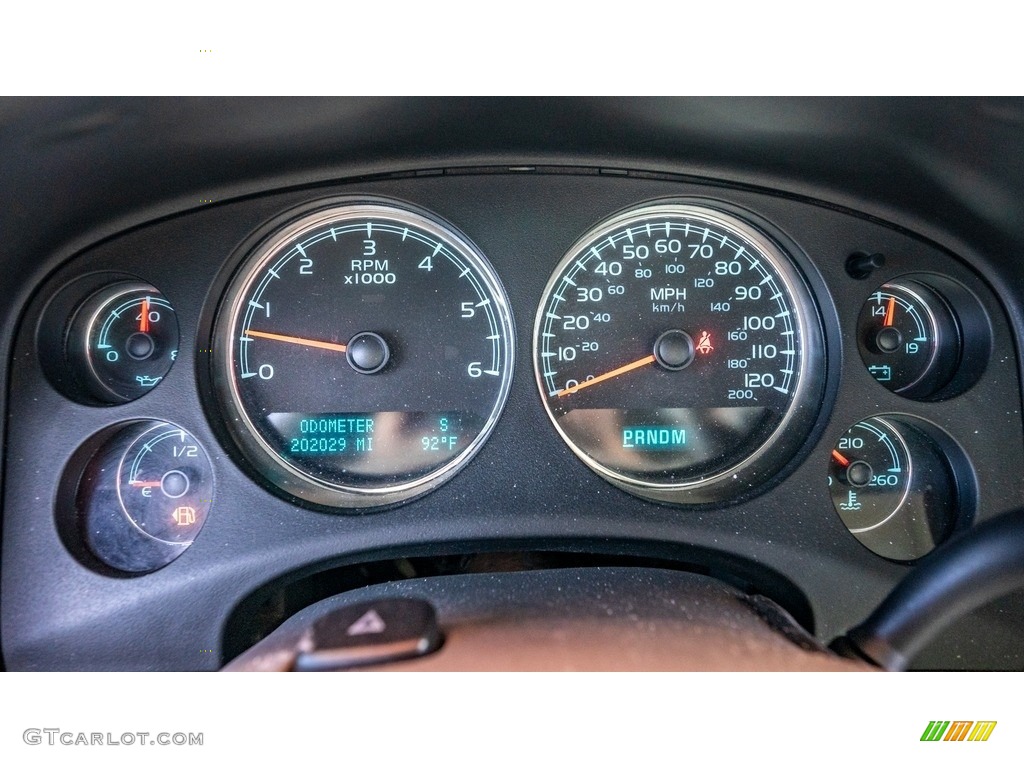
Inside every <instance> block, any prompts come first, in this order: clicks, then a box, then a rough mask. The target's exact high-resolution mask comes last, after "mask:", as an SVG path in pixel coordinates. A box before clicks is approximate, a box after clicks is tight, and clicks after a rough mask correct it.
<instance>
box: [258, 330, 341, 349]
mask: <svg viewBox="0 0 1024 768" xmlns="http://www.w3.org/2000/svg"><path fill="white" fill-rule="evenodd" d="M244 333H245V335H246V336H254V337H256V338H259V339H271V340H272V341H283V342H285V343H287V344H299V345H300V346H303V347H316V348H317V349H329V350H331V351H332V352H344V351H346V350H347V349H348V347H346V346H345V345H344V344H335V343H334V342H330V341H318V340H316V339H303V338H300V337H299V336H285V335H283V334H280V333H267V332H266V331H252V330H246V331H245V332H244Z"/></svg>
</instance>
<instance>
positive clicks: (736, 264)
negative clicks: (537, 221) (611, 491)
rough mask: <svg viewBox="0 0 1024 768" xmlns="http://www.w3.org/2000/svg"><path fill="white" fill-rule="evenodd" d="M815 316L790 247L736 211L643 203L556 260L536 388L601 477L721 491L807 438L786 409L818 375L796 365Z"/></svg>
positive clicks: (688, 498) (685, 493) (655, 490)
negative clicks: (788, 252)
mask: <svg viewBox="0 0 1024 768" xmlns="http://www.w3.org/2000/svg"><path fill="white" fill-rule="evenodd" d="M814 312H815V311H814V308H813V302H812V300H811V299H810V295H809V293H808V291H807V288H806V287H805V284H804V282H803V280H802V278H801V276H800V274H799V273H798V272H797V270H796V268H795V266H794V265H793V263H792V262H791V260H790V258H789V257H788V256H787V255H786V253H785V252H784V251H783V250H782V249H781V248H780V247H779V246H778V245H777V244H776V243H775V241H774V240H772V239H770V238H769V237H768V236H766V235H765V234H763V233H762V232H761V231H759V230H758V229H756V228H755V227H754V226H752V225H750V224H748V223H747V222H746V221H744V220H743V219H740V218H739V217H737V216H734V215H732V214H730V213H726V212H723V211H719V210H715V209H712V208H708V207H704V206H700V205H692V204H684V203H671V204H659V205H651V206H647V207H643V208H640V209H637V210H633V211H629V212H626V213H624V214H621V215H619V216H616V217H614V218H612V219H611V220H609V221H607V222H605V223H603V224H600V225H598V226H597V227H595V228H594V229H593V230H592V231H591V232H589V233H587V234H586V235H585V236H584V237H583V238H581V239H580V240H579V241H578V242H577V244H576V245H575V246H574V247H573V248H572V249H571V250H570V252H569V253H568V254H567V255H566V257H565V258H564V259H563V260H562V262H561V264H560V265H559V266H558V268H557V269H556V271H555V273H554V275H553V276H552V278H551V280H550V281H549V283H548V287H547V289H546V291H545V294H544V297H543V300H542V303H541V306H540V309H539V312H538V317H537V322H536V324H535V338H534V352H535V368H536V372H537V381H538V386H539V387H540V391H541V396H542V399H543V401H544V404H545V406H546V408H547V410H548V414H549V416H550V417H551V420H552V421H553V423H554V424H555V426H556V427H557V429H558V431H559V432H560V433H561V435H562V436H563V438H565V440H566V442H567V443H568V444H569V446H570V447H571V448H572V449H573V450H574V451H575V452H576V453H577V455H579V456H580V457H581V458H582V459H583V460H584V461H585V462H586V463H587V464H588V465H589V466H591V467H592V468H593V469H595V470H596V471H598V472H599V473H600V474H602V475H603V476H605V477H606V478H607V479H609V480H611V481H612V482H613V483H616V484H617V485H620V486H621V487H624V488H626V489H627V490H630V491H632V492H634V493H637V494H638V495H641V496H646V497H649V498H655V499H660V500H666V501H674V502H681V503H693V502H706V501H712V500H717V499H721V498H726V497H728V496H730V495H736V494H739V493H742V492H743V490H744V488H746V487H750V486H752V485H756V484H757V483H759V482H762V481H763V480H764V479H765V478H766V477H767V475H768V473H770V472H771V471H773V470H775V469H777V468H778V467H779V466H780V460H781V463H784V461H785V459H786V458H788V455H791V450H790V449H787V448H786V447H785V445H784V442H785V441H783V440H782V438H783V437H786V436H788V437H789V438H790V442H791V443H794V444H798V440H799V439H802V438H799V437H798V436H799V434H800V433H801V431H802V432H803V433H804V435H805V434H806V428H807V426H808V423H809V421H808V419H807V418H806V417H804V416H803V415H800V416H798V414H797V411H798V408H799V406H800V405H801V404H803V403H805V402H806V401H807V397H808V393H809V392H813V393H814V394H813V395H812V397H814V398H816V397H817V392H818V391H820V386H821V375H820V373H818V372H813V373H811V374H810V375H808V371H807V361H808V358H809V356H812V355H817V356H820V351H821V343H822V342H821V337H820V330H818V324H817V322H816V318H815V320H814V321H811V320H810V317H813V316H814ZM812 420H813V419H812ZM794 430H795V431H794ZM794 437H797V440H794V439H793V438H794ZM771 448H774V450H770V449H771ZM787 450H789V454H787Z"/></svg>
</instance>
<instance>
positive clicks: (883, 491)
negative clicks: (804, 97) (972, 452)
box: [828, 415, 971, 561]
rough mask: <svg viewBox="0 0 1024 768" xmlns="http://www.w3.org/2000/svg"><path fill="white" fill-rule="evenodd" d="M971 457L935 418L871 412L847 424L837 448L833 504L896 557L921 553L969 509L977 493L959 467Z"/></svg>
mask: <svg viewBox="0 0 1024 768" xmlns="http://www.w3.org/2000/svg"><path fill="white" fill-rule="evenodd" d="M965 464H966V462H965V460H964V459H963V458H962V456H961V455H960V453H959V450H958V449H957V447H956V445H955V444H954V443H953V442H952V441H951V440H950V439H949V438H948V436H946V435H945V434H944V433H942V432H940V431H939V430H937V428H935V427H934V426H932V425H929V424H926V423H925V422H922V421H920V420H918V419H914V418H912V417H909V416H902V415H894V416H873V417H871V418H869V419H864V420H863V421H859V422H857V423H856V424H854V425H853V426H852V427H850V428H849V429H848V430H846V432H845V433H844V434H843V435H842V437H840V438H839V441H838V442H837V443H836V445H835V447H834V448H833V449H832V457H831V461H830V465H829V476H828V484H829V491H830V493H831V496H832V504H833V505H834V506H835V509H836V512H838V513H839V517H840V518H841V519H842V521H843V523H844V524H845V525H846V527H847V528H848V529H849V530H850V532H851V533H852V534H853V535H854V536H856V537H857V539H858V540H859V541H860V542H861V543H862V544H864V546H866V547H868V549H870V550H872V551H873V552H875V553H876V554H879V555H882V556H883V557H887V558H889V559H892V560H901V561H909V560H916V559H917V558H919V557H922V556H924V555H926V554H927V553H928V552H930V551H931V550H932V549H934V548H935V547H936V546H938V545H939V544H941V543H942V542H943V541H944V540H945V539H946V538H947V537H948V536H949V534H950V532H951V531H952V530H953V528H954V527H955V524H956V522H957V520H958V519H963V518H964V517H965V516H967V515H968V514H969V512H970V510H967V509H966V508H965V507H966V506H967V502H968V500H969V499H970V496H971V494H970V493H969V489H968V492H965V490H964V489H963V488H961V486H960V484H958V482H957V480H956V471H955V469H954V468H955V467H957V466H960V467H963V466H964V465H965ZM961 473H962V474H963V472H961Z"/></svg>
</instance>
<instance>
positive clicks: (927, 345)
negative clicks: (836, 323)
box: [857, 280, 960, 398]
mask: <svg viewBox="0 0 1024 768" xmlns="http://www.w3.org/2000/svg"><path fill="white" fill-rule="evenodd" d="M857 345H858V348H859V349H860V354H861V358H862V359H863V360H864V365H865V366H867V369H868V373H870V374H871V375H872V376H873V377H874V379H875V381H877V382H878V383H879V384H881V385H882V386H883V387H885V388H886V389H888V390H890V391H892V392H896V393H898V394H901V395H903V396H904V397H913V398H925V397H928V396H929V395H931V394H933V393H934V392H936V391H937V390H939V389H940V388H942V387H943V386H945V385H946V384H947V383H948V382H949V380H950V378H951V377H952V376H953V373H954V371H955V367H956V364H957V362H958V360H959V357H960V334H959V332H958V329H957V323H956V320H955V318H954V317H953V315H952V313H951V312H950V310H949V309H948V308H947V306H946V303H945V302H944V301H943V299H942V298H941V297H940V296H939V295H938V294H937V293H936V292H935V291H933V290H932V289H931V288H929V287H928V286H926V285H923V284H921V283H918V282H915V281H913V280H901V281H895V282H892V283H886V284H885V285H883V286H882V287H880V288H879V289H878V290H877V291H875V292H874V293H872V294H871V297H870V298H869V299H868V301H867V303H865V304H864V307H863V309H861V312H860V317H859V318H858V319H857Z"/></svg>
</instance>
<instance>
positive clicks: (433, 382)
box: [214, 203, 513, 507]
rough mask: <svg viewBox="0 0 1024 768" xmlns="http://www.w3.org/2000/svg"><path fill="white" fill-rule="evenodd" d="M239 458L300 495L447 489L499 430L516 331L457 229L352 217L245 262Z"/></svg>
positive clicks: (221, 343)
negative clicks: (447, 483) (446, 482)
mask: <svg viewBox="0 0 1024 768" xmlns="http://www.w3.org/2000/svg"><path fill="white" fill-rule="evenodd" d="M214 352H215V377H214V378H215V383H216V385H217V389H218V394H219V396H220V399H221V402H222V405H223V407H224V409H225V411H226V413H227V414H228V415H229V417H230V418H229V425H228V426H229V430H230V432H231V435H232V437H233V438H234V440H235V442H236V444H237V445H238V447H239V448H240V449H241V451H242V452H243V453H244V454H245V456H246V457H247V458H248V459H249V460H250V462H252V464H254V465H255V467H256V469H257V470H258V471H259V472H260V473H261V474H263V475H264V476H266V477H267V478H269V479H270V480H271V481H272V482H273V483H275V484H276V485H277V486H278V487H280V488H281V489H283V490H284V491H286V492H288V493H289V494H291V495H293V496H297V497H299V498H303V499H306V500H308V501H312V502H315V503H318V504H323V505H328V506H335V507H366V506H376V505H383V504H390V503H394V502H396V501H400V500H403V499H407V498H411V497H413V496H417V495H419V494H421V493H424V492H426V491H428V490H430V489H431V488H434V487H436V486H437V485H438V484H439V483H441V482H443V481H444V480H446V479H448V478H449V477H450V476H451V474H452V473H453V472H455V471H456V470H457V469H458V468H460V467H461V466H462V465H463V464H464V463H465V462H466V461H467V460H468V459H469V458H470V457H471V456H472V455H473V454H474V453H475V452H476V451H477V450H478V449H479V448H480V446H481V445H482V443H483V442H484V440H485V439H486V438H487V436H488V434H489V433H490V432H491V430H492V428H493V427H494V424H495V421H496V419H497V417H498V414H499V413H500V411H501V408H502V406H503V405H504V402H505V399H506V396H507V394H508V389H509V384H510V380H511V375H512V358H513V336H512V319H511V316H510V313H509V309H508V303H507V301H506V299H505V294H504V291H503V290H502V288H501V285H500V283H499V281H498V279H497V276H496V275H495V274H494V272H493V270H492V269H491V267H490V265H489V264H488V262H487V260H486V259H485V258H484V256H483V255H482V254H481V253H480V252H479V251H478V250H477V249H476V248H475V247H474V246H473V245H472V244H471V243H470V242H469V241H468V240H467V239H466V238H464V237H463V236H462V235H460V234H459V233H457V232H456V231H455V230H454V229H452V228H451V227H450V226H449V225H447V224H444V223H443V222H441V221H439V220H437V219H435V218H433V217H432V216H429V215H427V214H426V213H423V212H420V211H418V210H413V209H411V208H406V207H404V206H398V205H393V204H390V203H350V204H342V205H337V206H335V207H332V208H329V209H326V210H320V211H317V212H315V213H312V214H309V215H307V216H305V217H303V218H301V219H299V220H298V221H295V222H293V223H291V224H290V225H288V226H286V227H285V228H284V229H283V230H281V231H279V232H278V233H277V234H276V235H274V236H272V237H271V238H270V239H269V240H267V241H266V242H265V243H264V244H263V245H262V246H261V247H260V248H258V249H257V250H256V251H255V252H254V253H253V254H252V255H251V256H250V257H249V258H248V259H247V260H246V262H245V263H244V265H243V266H242V268H241V269H240V271H239V273H238V274H237V276H236V277H235V279H234V280H233V282H232V284H231V287H230V288H229V290H228V294H227V296H226V298H225V301H224V304H223V305H222V309H221V313H220V315H219V317H218V320H217V327H216V330H215V349H214Z"/></svg>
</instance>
